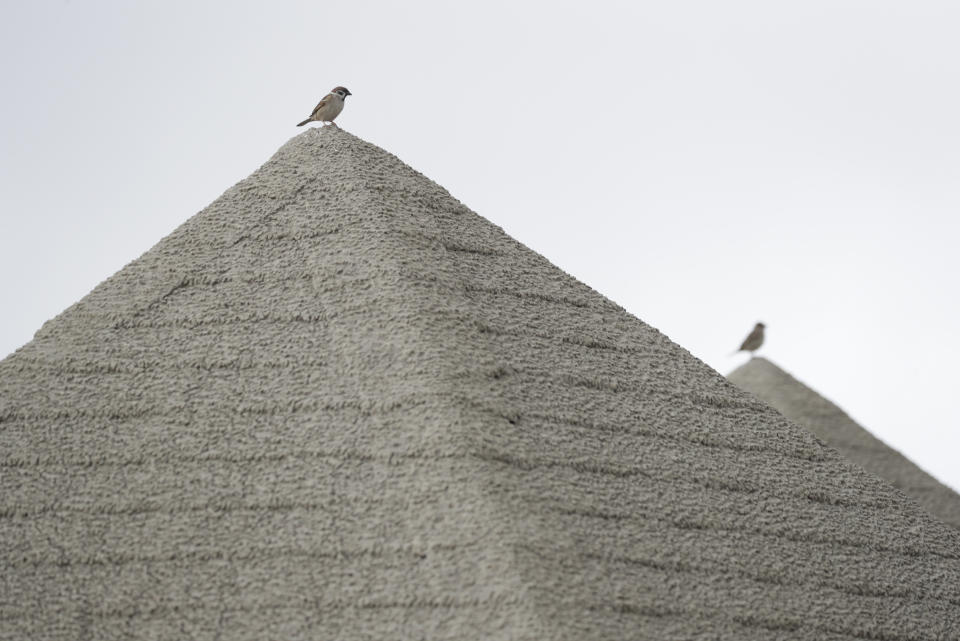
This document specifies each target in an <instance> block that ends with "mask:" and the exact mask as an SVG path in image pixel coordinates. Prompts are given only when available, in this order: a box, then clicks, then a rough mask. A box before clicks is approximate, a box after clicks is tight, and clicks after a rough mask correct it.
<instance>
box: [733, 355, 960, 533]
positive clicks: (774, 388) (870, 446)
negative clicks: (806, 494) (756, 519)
mask: <svg viewBox="0 0 960 641" xmlns="http://www.w3.org/2000/svg"><path fill="white" fill-rule="evenodd" d="M729 379H730V380H731V381H732V382H733V383H735V384H736V385H738V386H740V387H741V388H743V389H745V390H747V391H748V392H751V393H752V394H755V395H756V396H757V397H758V398H760V399H762V400H763V401H765V402H767V403H769V404H770V405H772V406H773V407H775V408H776V409H777V410H779V411H780V412H782V413H783V415H784V416H786V417H787V418H789V419H790V420H791V421H796V422H797V423H799V424H800V425H802V426H804V427H806V428H807V429H809V430H810V431H811V432H813V433H814V434H816V435H817V437H818V438H821V439H823V440H824V441H826V442H827V444H829V445H830V446H831V447H834V448H836V449H837V450H838V451H839V452H840V453H841V454H843V455H844V456H846V457H847V458H849V459H850V460H851V461H853V462H854V463H856V464H857V465H860V466H861V467H863V469H865V470H867V471H868V472H872V473H873V474H876V475H877V476H879V477H880V478H882V479H884V480H886V481H887V482H889V483H890V484H892V485H893V486H894V487H896V488H898V489H900V490H901V491H902V492H903V493H904V494H907V495H908V496H911V497H912V498H914V499H915V500H916V501H917V502H918V503H920V505H922V506H923V507H924V508H926V509H927V510H928V511H929V512H930V513H931V514H933V515H934V516H936V517H937V518H939V519H940V520H942V521H943V522H945V523H948V524H950V525H952V526H953V527H955V528H957V529H960V495H958V494H957V493H956V492H954V491H953V490H951V489H950V488H949V487H947V486H946V485H943V484H942V483H940V482H939V481H937V480H936V479H935V478H933V477H932V476H930V475H929V474H927V473H926V472H924V471H923V470H922V469H920V468H919V467H917V466H916V465H915V464H914V463H913V462H912V461H910V459H908V458H907V457H905V456H904V455H903V454H901V453H900V452H898V451H897V450H895V449H893V448H892V447H890V446H889V445H887V444H886V443H884V442H883V441H881V440H880V439H878V438H877V437H875V436H874V435H873V434H871V433H870V432H868V431H867V430H865V429H864V428H863V427H861V426H860V425H858V424H857V423H856V422H854V420H853V419H852V418H850V417H849V416H847V414H846V413H845V412H844V411H843V410H842V409H840V408H839V407H837V406H836V405H834V404H833V403H831V402H830V401H828V400H827V399H825V398H824V397H823V396H821V395H820V394H818V393H817V392H815V391H814V390H812V389H810V388H809V387H807V386H806V385H804V384H803V383H801V382H800V381H798V380H797V379H795V378H794V377H792V376H791V375H790V374H788V373H786V372H785V371H783V370H782V369H780V368H779V367H777V366H776V365H774V364H773V363H771V362H770V361H768V360H767V359H765V358H753V359H750V360H749V361H747V362H746V363H745V364H744V365H741V366H740V367H738V368H737V369H735V370H734V371H733V372H731V373H730V375H729Z"/></svg>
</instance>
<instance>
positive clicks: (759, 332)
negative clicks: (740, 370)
mask: <svg viewBox="0 0 960 641" xmlns="http://www.w3.org/2000/svg"><path fill="white" fill-rule="evenodd" d="M764 327H766V325H764V324H763V323H757V324H756V325H754V326H753V331H752V332H750V333H749V334H748V335H747V337H746V338H745V339H743V344H742V345H741V346H740V349H738V350H737V352H750V358H753V353H754V352H755V351H757V350H758V349H760V346H761V345H763V328H764ZM734 354H736V352H734Z"/></svg>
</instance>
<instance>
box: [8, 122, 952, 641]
mask: <svg viewBox="0 0 960 641" xmlns="http://www.w3.org/2000/svg"><path fill="white" fill-rule="evenodd" d="M585 215H586V212H585ZM650 242H655V239H650ZM649 277H651V278H656V275H655V274H653V275H650V276H649ZM0 399H2V400H0V540H2V541H3V546H2V547H0V569H2V572H0V588H2V589H0V638H2V639H14V638H16V639H45V640H52V639H64V640H67V639H69V640H70V641H78V640H81V639H202V640H213V639H231V640H233V641H237V640H242V639H268V638H269V639H338V640H349V639H431V640H439V639H445V640H451V641H452V640H454V639H455V640H458V641H464V640H466V641H470V640H477V641H479V640H481V639H483V640H489V639H502V640H507V639H510V640H518V639H530V640H533V639H536V640H537V641H542V640H545V639H577V640H583V641H600V640H621V639H730V640H734V639H736V640H737V641H742V640H750V639H757V640H760V639H763V640H768V639H811V640H812V639H817V640H824V639H827V640H831V639H833V640H839V639H902V640H907V639H910V640H933V639H948V638H958V637H960V532H957V531H955V530H953V529H952V528H949V527H947V526H946V525H944V524H942V523H941V522H939V521H937V520H936V519H933V518H931V517H930V516H929V515H928V514H927V513H926V512H925V511H923V510H921V509H920V508H919V507H918V506H916V505H915V504H914V503H913V502H911V501H908V500H906V499H904V497H903V496H902V495H901V494H900V493H899V492H897V491H895V490H894V489H892V488H891V487H890V486H888V485H887V484H886V483H884V482H882V481H880V480H879V479H877V478H876V477H874V476H873V475H871V474H867V473H866V472H864V471H863V470H862V469H861V468H860V467H858V466H856V465H853V464H851V463H849V462H848V461H847V460H846V459H845V458H843V457H841V456H840V455H838V454H836V453H835V452H834V451H833V450H831V449H829V448H827V447H825V446H824V445H823V444H822V443H821V442H820V441H819V440H817V439H816V438H814V437H813V436H812V435H811V434H810V433H809V432H807V431H806V430H804V429H802V428H800V427H798V426H796V425H794V424H793V423H790V422H788V421H787V420H786V419H785V418H783V417H782V416H781V415H780V414H779V413H777V412H776V411H775V410H773V409H771V408H770V407H769V406H767V405H766V404H764V403H762V402H760V401H758V400H756V399H755V398H754V397H752V396H751V395H749V394H746V393H744V392H742V391H740V390H738V389H737V388H735V387H734V386H733V385H732V384H730V383H728V382H727V381H726V380H725V379H724V378H723V377H722V376H720V375H719V374H717V373H716V372H714V371H713V370H711V369H710V368H709V367H707V366H706V365H704V364H703V363H701V362H700V361H698V360H697V359H695V358H694V357H693V356H691V355H690V354H689V353H688V352H686V351H685V350H684V349H682V348H681V347H679V346H677V345H675V344H674V343H672V342H670V341H669V340H668V339H667V338H666V337H664V336H663V335H662V334H661V333H659V332H658V331H656V330H655V329H653V328H651V327H649V326H648V325H645V324H644V323H643V322H642V321H640V320H638V319H636V318H634V317H633V316H631V315H629V314H628V313H626V312H625V311H624V310H623V309H621V308H620V307H618V306H617V305H616V304H614V303H612V302H611V301H609V300H607V299H605V298H603V297H602V296H601V295H599V294H598V293H596V292H594V291H593V290H591V289H590V288H589V287H587V286H585V285H583V284H581V283H579V282H577V281H576V280H575V279H573V278H571V277H570V276H568V275H566V274H565V273H563V272H562V271H561V270H560V269H558V268H557V267H555V266H553V265H551V264H550V263H549V262H548V261H547V260H545V259H544V258H543V257H542V256H539V255H537V254H536V253H534V252H532V251H530V250H529V249H527V248H525V247H523V246H522V245H520V244H518V243H517V242H516V241H514V240H512V239H511V238H509V237H508V236H506V235H505V234H504V233H503V231H501V230H500V229H499V228H497V227H496V226H494V225H492V224H491V223H489V222H488V221H486V220H484V219H483V218H481V217H480V216H477V215H476V214H474V213H472V212H471V211H470V210H468V209H467V208H466V207H464V206H463V205H462V204H460V203H459V202H457V201H456V200H455V199H453V198H452V197H451V196H450V195H449V194H448V193H447V192H446V191H444V190H443V189H442V188H441V187H439V186H438V185H436V184H434V183H432V182H431V181H429V180H428V179H427V178H425V177H424V176H422V175H420V174H418V173H417V172H415V171H414V170H412V169H410V168H409V167H407V166H406V165H404V164H403V163H401V162H400V161H399V160H397V159H396V158H395V157H393V156H391V155H390V154H388V153H386V152H385V151H383V150H381V149H379V148H377V147H375V146H373V145H370V144H368V143H366V142H364V141H362V140H360V139H358V138H356V137H354V136H352V135H350V134H348V133H345V132H343V131H341V130H338V129H336V128H333V127H328V128H324V129H320V130H313V131H310V132H306V133H304V134H302V135H300V136H297V137H296V138H294V139H293V140H291V141H290V142H289V143H287V144H286V145H284V146H283V147H282V148H281V149H280V151H279V152H278V153H277V154H276V155H275V156H274V157H273V158H272V159H270V161H269V162H267V163H266V164H265V165H264V166H263V167H262V168H260V169H259V170H258V171H256V172H255V173H254V174H253V175H252V176H250V177H249V178H248V179H246V180H244V181H243V182H241V183H240V184H238V185H236V186H235V187H233V188H231V189H230V190H228V191H227V192H226V193H225V194H224V195H223V196H222V197H221V198H219V199H218V200H217V201H215V202H214V203H213V204H212V205H210V206H209V207H208V208H207V209H205V210H204V211H202V212H200V213H199V214H197V215H196V216H194V217H193V218H191V219H190V220H189V221H188V222H187V223H185V224H184V225H183V226H182V227H180V228H179V229H177V230H176V231H175V232H174V233H173V234H171V235H170V236H169V237H167V238H165V239H164V240H162V241H161V242H160V243H159V244H158V245H157V246H156V247H154V248H153V249H151V250H150V251H149V252H147V253H146V254H145V255H144V256H143V257H141V258H140V259H138V260H137V261H134V262H133V263H131V264H130V265H128V266H127V267H125V268H124V269H123V270H122V271H120V272H119V273H118V274H116V275H115V276H113V277H112V278H110V279H109V280H107V281H106V282H104V283H102V284H101V285H100V286H98V287H97V288H96V289H95V290H94V291H93V292H91V293H90V294H89V295H88V296H87V297H86V298H84V299H83V300H81V301H80V302H79V303H77V304H76V305H74V306H72V307H71V308H69V309H68V310H67V311H66V312H64V313H63V314H62V315H60V316H59V317H57V318H56V319H54V320H52V321H50V322H48V323H47V324H46V325H44V327H43V328H42V329H41V330H40V331H39V332H38V333H37V335H36V337H35V339H34V340H33V341H32V342H31V343H29V344H28V345H26V346H25V347H23V348H22V349H20V350H18V351H17V352H16V353H14V354H13V355H12V356H11V357H9V358H7V359H6V360H4V361H2V362H0Z"/></svg>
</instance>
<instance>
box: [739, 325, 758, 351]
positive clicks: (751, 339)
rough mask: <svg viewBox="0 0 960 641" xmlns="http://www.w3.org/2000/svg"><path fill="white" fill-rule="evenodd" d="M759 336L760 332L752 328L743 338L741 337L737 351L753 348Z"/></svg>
mask: <svg viewBox="0 0 960 641" xmlns="http://www.w3.org/2000/svg"><path fill="white" fill-rule="evenodd" d="M759 338H760V332H758V331H757V330H753V331H752V332H750V334H749V335H748V336H747V337H746V338H745V339H743V343H742V344H741V345H740V349H739V350H738V351H741V352H742V351H743V350H745V349H746V350H749V349H753V348H754V347H755V345H756V343H757V341H758V340H759Z"/></svg>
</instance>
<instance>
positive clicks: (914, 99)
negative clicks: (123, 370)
mask: <svg viewBox="0 0 960 641" xmlns="http://www.w3.org/2000/svg"><path fill="white" fill-rule="evenodd" d="M958 33H960V3H957V2H955V1H953V0H950V1H941V2H933V1H924V0H912V1H911V2H903V1H899V2H890V1H884V0H872V1H862V2H851V1H844V0H806V1H804V2H771V1H770V0H762V1H761V0H758V1H744V0H739V1H728V2H723V3H719V2H713V1H697V2H693V1H676V0H674V1H670V2H666V1H662V2H636V1H634V2H591V3H582V2H577V3H562V2H559V3H558V2H528V3H517V2H496V1H493V2H491V1H487V2H483V3H475V4H472V5H470V4H466V3H459V2H458V3H453V2H415V1H407V2H402V3H399V2H397V3H387V2H359V1H350V2H340V3H319V2H292V1H286V2H284V1H273V2H257V3H251V2H227V1H217V2H197V1H195V0H192V1H176V0H173V1H172V0H163V1H162V2H161V1H157V2H146V1H139V2H126V1H122V2H121V1H115V2H107V1H83V0H70V1H64V0H60V1H56V2H51V1H42V0H32V1H30V2H26V1H21V2H14V1H12V0H6V1H5V2H3V4H2V19H0V70H2V83H3V87H4V89H5V91H4V99H3V100H2V101H0V212H2V213H0V216H2V218H0V222H2V228H0V274H2V275H0V301H2V304H3V309H4V313H3V314H2V315H0V355H3V354H7V353H9V352H11V351H12V350H14V349H16V348H17V347H19V346H20V345H22V344H23V343H25V342H27V341H29V340H30V339H31V337H32V335H33V332H34V331H35V330H36V329H37V328H39V327H40V325H41V324H42V323H43V322H44V321H45V320H47V319H49V318H51V317H53V316H55V315H56V314H58V313H59V312H60V311H62V310H63V309H64V308H66V307H67V306H68V305H70V304H71V303H73V302H75V301H76V300H78V299H79V298H81V297H82V296H83V295H85V294H86V293H87V292H88V291H89V290H90V289H92V288H93V287H94V286H95V285H96V284H97V283H98V282H100V281H101V280H103V279H104V278H106V277H108V276H109V275H110V274H112V273H114V272H115V271H117V270H119V269H120V268H121V267H123V266H124V265H125V264H126V263H127V262H129V261H130V260H133V259H134V258H136V257H137V256H139V255H140V254H142V253H143V252H144V251H146V250H147V249H149V248H150V247H151V246H152V245H153V244H155V243H156V242H157V241H158V240H159V239H160V238H161V237H162V236H164V235H166V234H167V233H169V232H170V231H172V230H173V229H174V228H175V227H176V226H177V225H179V224H180V223H182V222H183V221H185V220H186V219H187V218H188V217H190V216H191V215H193V214H194V213H196V212H197V211H199V210H200V209H202V208H203V207H205V206H206V205H207V204H209V203H210V202H211V201H212V200H213V199H214V198H216V197H217V196H218V195H219V194H220V193H222V192H223V191H224V190H225V189H227V188H228V187H229V186H231V185H232V184H234V183H235V182H237V181H239V180H241V179H242V178H244V177H246V176H247V175H249V174H250V173H251V172H252V171H253V170H255V169H256V168H257V167H258V166H259V165H260V164H262V163H263V162H264V161H266V160H267V158H269V156H270V155H271V154H272V153H273V152H274V151H276V149H277V148H278V147H279V146H280V145H281V144H283V143H284V142H285V141H286V140H287V139H288V138H290V137H291V136H293V135H296V134H298V133H300V132H302V131H303V130H302V129H297V128H296V127H294V124H295V123H297V122H299V121H300V120H302V119H303V118H304V117H306V116H307V114H309V112H310V110H311V108H312V107H313V105H314V104H315V103H316V102H317V100H318V99H319V98H320V97H321V96H322V95H323V94H325V93H326V92H327V91H329V89H330V88H331V87H333V86H334V85H337V84H343V85H346V86H347V87H349V88H350V90H351V91H352V92H353V93H354V95H353V96H352V97H351V98H349V99H348V102H347V107H346V109H345V110H344V112H343V114H342V115H341V116H340V118H339V119H338V122H339V124H340V125H341V126H342V127H343V128H345V129H347V130H348V131H350V132H352V133H355V134H357V135H359V136H361V137H363V138H365V139H366V140H369V141H371V142H373V143H375V144H377V145H380V146H382V147H384V148H386V149H388V150H389V151H391V152H393V153H395V154H397V155H398V156H399V157H400V158H401V159H403V160H405V161H406V162H408V163H410V164H411V165H413V166H414V167H415V168H416V169H418V170H420V171H422V172H423V173H425V174H426V175H428V176H429V177H431V178H433V179H434V180H436V181H437V182H439V183H440V184H442V185H443V186H445V187H446V188H447V189H449V190H450V191H451V193H453V195H454V196H456V197H457V198H459V199H461V200H462V201H463V202H464V203H465V204H467V205H468V206H469V207H471V208H472V209H473V210H475V211H477V212H478V213H480V214H481V215H483V216H485V217H487V218H488V219H490V220H492V221H494V222H495V223H497V224H499V225H501V226H502V227H504V228H505V229H506V230H507V232H508V233H510V234H511V235H513V236H514V237H515V238H517V239H518V240H520V241H521V242H523V243H525V244H526V245H528V246H530V247H532V248H533V249H536V250H537V251H539V252H541V253H543V254H544V255H545V256H546V257H547V258H549V259H550V260H552V261H553V262H554V263H556V264H557V265H559V266H560V267H562V268H563V269H565V270H566V271H568V272H569V273H571V274H573V275H574V276H576V277H578V278H579V279H581V280H583V281H584V282H586V283H587V284H589V285H591V286H592V287H594V288H596V289H597V290H599V291H600V292H602V293H604V294H605V295H607V296H609V297H610V298H612V299H613V300H614V301H616V302H618V303H619V304H621V305H623V306H624V307H626V308H627V309H628V310H629V311H630V312H632V313H634V314H636V315H637V316H639V317H640V318H642V319H643V320H645V321H647V322H648V323H651V324H652V325H654V326H655V327H657V328H659V329H660V330H661V331H663V332H664V333H666V334H667V335H669V336H670V337H671V338H673V339H674V340H675V341H677V342H679V343H680V344H681V345H683V346H684V347H686V348H687V349H689V350H690V351H692V352H693V353H694V354H695V355H697V356H699V357H700V358H702V359H703V360H705V361H706V362H707V363H709V364H710V365H712V366H713V367H715V368H717V369H718V370H720V371H721V372H724V373H726V372H728V371H729V370H730V369H732V368H733V367H735V366H736V365H737V364H739V362H740V360H741V359H742V358H743V357H739V358H738V357H729V356H728V354H729V353H730V352H731V351H732V350H733V349H735V348H736V347H737V346H738V345H739V343H740V341H741V340H742V339H743V337H744V336H745V335H746V333H747V332H748V331H749V330H750V328H751V327H752V326H753V323H754V322H755V321H757V320H763V321H764V322H766V323H767V325H768V342H767V345H766V346H765V347H764V349H763V350H762V351H761V353H763V354H765V355H766V356H767V357H768V358H770V359H771V360H773V361H774V362H776V363H777V364H778V365H780V366H781V367H783V368H784V369H786V370H788V371H789V372H791V373H793V374H794V375H795V376H797V377H799V378H800V379H802V380H803V381H804V382H806V383H808V384H810V385H811V386H812V387H814V388H816V389H817V390H819V391H821V392H822V393H824V394H825V395H827V396H828V397H829V398H831V399H832V400H834V401H836V402H837V403H838V404H839V405H841V406H842V407H843V408H844V409H846V410H847V411H848V412H849V413H850V414H851V415H852V416H853V417H854V418H855V419H856V420H858V421H859V422H861V423H862V424H863V425H864V426H866V427H867V428H868V429H870V430H872V431H873V432H874V433H875V434H877V435H878V436H880V437H881V438H883V439H884V440H885V441H887V442H888V443H890V444H891V445H893V446H894V447H897V448H898V449H900V450H901V451H903V452H904V453H905V454H907V455H908V456H909V457H910V458H912V459H913V460H914V461H915V462H917V463H918V464H919V465H921V466H922V467H924V468H926V469H927V470H928V471H930V472H932V473H933V474H934V475H936V476H937V477H938V478H940V479H941V480H943V481H944V482H946V483H948V484H949V485H951V486H952V487H954V488H958V489H960V465H958V464H957V459H958V454H960V403H958V402H957V388H958V385H960V373H958V372H960V370H958V362H960V332H958V331H957V330H956V325H957V322H956V319H957V317H958V316H960V302H958V297H957V275H958V273H960V257H958V252H957V245H958V241H960V217H958V216H960V180H958V179H960V118H958V115H957V114H960V83H958V78H960V38H958V37H957V34H958Z"/></svg>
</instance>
